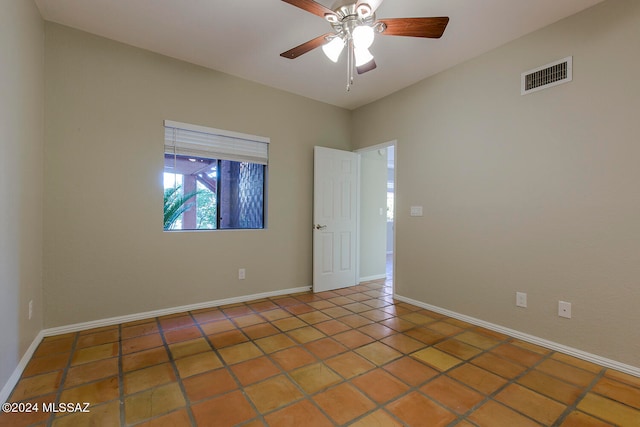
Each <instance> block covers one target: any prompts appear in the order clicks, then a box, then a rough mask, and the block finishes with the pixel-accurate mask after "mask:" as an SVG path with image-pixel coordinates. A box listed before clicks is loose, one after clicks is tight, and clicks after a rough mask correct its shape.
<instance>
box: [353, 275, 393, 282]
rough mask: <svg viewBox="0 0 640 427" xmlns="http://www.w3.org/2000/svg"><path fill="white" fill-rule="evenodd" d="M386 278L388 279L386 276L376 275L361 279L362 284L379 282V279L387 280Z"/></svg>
mask: <svg viewBox="0 0 640 427" xmlns="http://www.w3.org/2000/svg"><path fill="white" fill-rule="evenodd" d="M386 278H387V275H386V274H375V275H373V276H367V277H361V278H360V282H369V281H371V280H379V279H386ZM360 282H358V283H360Z"/></svg>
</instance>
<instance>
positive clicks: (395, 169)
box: [354, 139, 398, 295]
mask: <svg viewBox="0 0 640 427" xmlns="http://www.w3.org/2000/svg"><path fill="white" fill-rule="evenodd" d="M389 147H393V255H392V261H391V262H392V265H393V267H392V272H391V286H392V290H393V294H394V295H395V292H396V236H397V234H398V233H397V232H396V223H397V216H396V213H397V211H398V204H397V203H396V195H397V190H398V140H397V139H393V140H391V141H387V142H383V143H380V144H376V145H371V146H368V147H363V148H359V149H357V150H354V153H358V154H359V155H362V153H367V152H369V151H377V150H380V149H387V148H389ZM361 174H362V169H360V176H359V177H358V200H357V215H358V230H357V234H358V237H357V238H358V240H357V243H356V244H357V246H356V281H357V283H358V284H359V283H360V236H361V235H362V230H361V227H362V221H361V218H360V212H361V209H360V193H361V191H360V186H361V184H360V181H361V180H360V178H361ZM385 268H386V266H385Z"/></svg>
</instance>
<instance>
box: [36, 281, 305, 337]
mask: <svg viewBox="0 0 640 427" xmlns="http://www.w3.org/2000/svg"><path fill="white" fill-rule="evenodd" d="M310 289H311V287H310V286H302V287H300V288H289V289H282V290H279V291H271V292H263V293H260V294H252V295H244V296H239V297H232V298H225V299H219V300H214V301H206V302H200V303H196V304H189V305H181V306H178V307H169V308H163V309H160V310H153V311H145V312H143V313H135V314H127V315H125V316H116V317H109V318H107V319H100V320H92V321H90V322H82V323H74V324H73V325H66V326H58V327H55V328H49V329H44V330H43V331H42V332H43V333H44V336H45V337H49V336H53V335H61V334H66V333H69V332H78V331H84V330H87V329H93V328H100V327H103V326H111V325H118V324H120V323H127V322H133V321H136V320H142V319H148V318H151V317H160V316H167V315H169V314H176V313H181V312H183V311H193V310H201V309H203V308H213V307H219V306H221V305H227V304H236V303H239V302H246V301H253V300H257V299H262V298H269V297H277V296H281V295H289V294H295V293H299V292H308V291H309V290H310Z"/></svg>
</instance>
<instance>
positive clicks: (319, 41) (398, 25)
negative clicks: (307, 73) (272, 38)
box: [280, 0, 449, 92]
mask: <svg viewBox="0 0 640 427" xmlns="http://www.w3.org/2000/svg"><path fill="white" fill-rule="evenodd" d="M282 1H284V2H285V3H289V4H291V5H293V6H296V7H299V8H300V9H303V10H306V11H307V12H310V13H313V14H314V15H317V16H319V17H321V18H324V19H326V20H327V21H328V22H329V23H330V24H331V26H332V27H333V30H334V32H330V33H326V34H323V35H321V36H318V37H316V38H314V39H311V40H309V41H308V42H306V43H302V44H301V45H299V46H296V47H294V48H293V49H289V50H288V51H286V52H283V53H281V54H280V56H282V57H284V58H288V59H295V58H297V57H299V56H300V55H303V54H305V53H307V52H309V51H311V50H313V49H315V48H317V47H320V46H322V50H323V51H324V53H325V55H327V57H328V58H329V59H330V60H332V61H333V62H338V58H339V57H340V54H341V53H342V51H343V50H344V48H345V46H346V47H347V54H348V57H347V92H348V91H349V90H350V89H351V85H353V71H354V69H355V70H356V71H357V73H358V74H364V73H366V72H367V71H371V70H373V69H375V68H376V62H375V61H374V59H373V55H372V54H371V52H370V51H369V48H370V47H371V45H372V44H373V40H374V38H375V34H376V33H378V34H381V35H385V36H406V37H425V38H433V39H438V38H440V37H442V34H443V33H444V30H445V28H446V27H447V24H448V23H449V18H448V17H435V18H386V19H379V20H376V13H375V12H376V10H377V9H378V7H379V6H380V4H381V3H382V1H383V0H357V1H356V2H355V3H354V0H338V1H337V2H336V4H335V5H334V6H333V10H332V9H329V8H328V7H326V6H323V5H321V4H320V3H317V2H315V1H313V0H282Z"/></svg>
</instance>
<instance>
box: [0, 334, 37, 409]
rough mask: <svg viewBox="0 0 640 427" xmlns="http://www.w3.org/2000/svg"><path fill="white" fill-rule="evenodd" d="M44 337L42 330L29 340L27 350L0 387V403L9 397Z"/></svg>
mask: <svg viewBox="0 0 640 427" xmlns="http://www.w3.org/2000/svg"><path fill="white" fill-rule="evenodd" d="M44 337H45V335H44V330H42V331H40V332H38V334H37V335H36V337H35V338H34V339H33V341H32V342H31V345H30V346H29V348H27V351H25V352H24V355H23V356H22V358H21V359H20V361H19V362H18V366H16V368H15V369H14V370H13V373H12V374H11V376H10V377H9V379H8V380H7V382H6V383H5V384H4V386H3V387H2V390H0V404H4V403H5V402H6V401H7V399H9V396H11V392H12V391H13V388H14V387H15V386H16V384H18V381H19V380H20V377H21V376H22V372H23V371H24V369H25V368H26V367H27V364H28V363H29V361H30V360H31V357H33V354H34V353H35V351H36V349H37V348H38V346H39V345H40V342H41V341H42V339H43V338H44Z"/></svg>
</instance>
